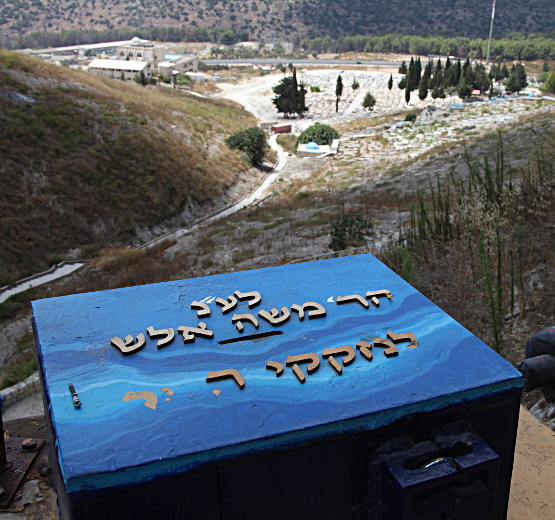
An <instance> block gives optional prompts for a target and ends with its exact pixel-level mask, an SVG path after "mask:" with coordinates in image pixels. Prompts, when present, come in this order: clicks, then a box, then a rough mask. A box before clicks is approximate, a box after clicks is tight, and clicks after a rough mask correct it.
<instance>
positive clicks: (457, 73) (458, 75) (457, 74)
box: [450, 59, 462, 87]
mask: <svg viewBox="0 0 555 520" xmlns="http://www.w3.org/2000/svg"><path fill="white" fill-rule="evenodd" d="M461 73H462V71H461V60H460V59H459V61H457V66H456V67H455V73H454V74H453V78H452V82H451V85H450V86H451V87H456V86H457V85H458V84H459V81H460V80H461Z"/></svg>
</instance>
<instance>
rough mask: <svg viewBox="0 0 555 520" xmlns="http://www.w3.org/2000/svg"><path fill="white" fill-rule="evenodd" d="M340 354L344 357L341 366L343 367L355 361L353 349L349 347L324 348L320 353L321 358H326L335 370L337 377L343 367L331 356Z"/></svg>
mask: <svg viewBox="0 0 555 520" xmlns="http://www.w3.org/2000/svg"><path fill="white" fill-rule="evenodd" d="M340 354H343V355H344V356H345V357H344V358H343V366H345V367H346V366H347V365H350V364H351V363H352V362H353V361H354V360H355V355H356V354H355V351H354V349H353V347H350V346H349V345H345V346H344V347H336V348H325V349H324V350H323V352H322V357H323V358H328V363H329V364H330V365H331V366H332V367H333V368H334V369H335V371H336V372H337V373H338V374H339V375H341V374H342V373H343V367H342V366H341V365H340V364H339V363H338V362H337V360H336V359H335V358H334V357H333V356H336V355H340Z"/></svg>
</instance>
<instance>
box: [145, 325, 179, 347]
mask: <svg viewBox="0 0 555 520" xmlns="http://www.w3.org/2000/svg"><path fill="white" fill-rule="evenodd" d="M146 331H147V332H148V335H149V336H150V338H151V339H152V338H156V337H158V336H166V337H165V338H164V339H161V340H160V341H159V342H158V343H157V344H156V346H157V347H158V348H162V347H165V346H166V345H169V344H170V343H171V342H172V341H173V338H174V337H175V332H174V330H173V329H160V330H155V329H154V327H152V326H150V327H149V328H148V329H146Z"/></svg>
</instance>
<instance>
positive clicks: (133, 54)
mask: <svg viewBox="0 0 555 520" xmlns="http://www.w3.org/2000/svg"><path fill="white" fill-rule="evenodd" d="M165 53H166V48H165V47H162V46H161V45H154V44H153V43H152V42H150V41H148V40H141V39H140V38H138V37H137V36H135V38H133V39H132V40H131V41H130V42H127V43H125V44H124V45H119V46H118V47H117V49H116V56H117V59H118V60H127V59H129V60H131V61H135V60H137V61H149V62H152V63H153V64H154V66H155V67H156V66H157V64H158V63H159V62H161V61H164V55H165Z"/></svg>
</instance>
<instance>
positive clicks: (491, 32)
mask: <svg viewBox="0 0 555 520" xmlns="http://www.w3.org/2000/svg"><path fill="white" fill-rule="evenodd" d="M496 1H497V0H493V8H492V9H491V25H490V26H489V41H488V54H487V56H486V67H487V66H488V65H489V51H490V49H491V35H492V34H493V19H494V17H495V2H496Z"/></svg>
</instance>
